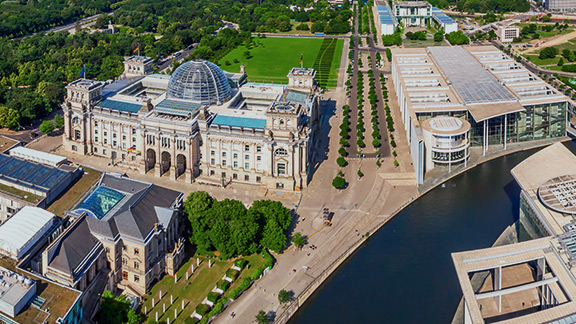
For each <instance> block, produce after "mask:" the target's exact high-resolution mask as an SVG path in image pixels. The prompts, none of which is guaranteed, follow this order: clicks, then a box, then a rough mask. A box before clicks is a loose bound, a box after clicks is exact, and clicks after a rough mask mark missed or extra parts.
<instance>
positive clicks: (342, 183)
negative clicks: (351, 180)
mask: <svg viewBox="0 0 576 324" xmlns="http://www.w3.org/2000/svg"><path fill="white" fill-rule="evenodd" d="M332 186H334V188H336V189H342V188H344V187H346V179H344V178H342V177H340V176H337V177H335V178H334V179H333V180H332Z"/></svg>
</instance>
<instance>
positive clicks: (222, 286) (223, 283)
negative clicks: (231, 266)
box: [216, 279, 230, 291]
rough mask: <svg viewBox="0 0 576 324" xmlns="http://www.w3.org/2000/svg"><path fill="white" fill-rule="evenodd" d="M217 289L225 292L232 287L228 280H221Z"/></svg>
mask: <svg viewBox="0 0 576 324" xmlns="http://www.w3.org/2000/svg"><path fill="white" fill-rule="evenodd" d="M216 287H218V288H219V289H222V290H223V291H226V289H228V287H230V283H229V282H228V281H226V280H222V279H220V280H218V282H217V283H216Z"/></svg>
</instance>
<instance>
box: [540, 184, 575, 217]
mask: <svg viewBox="0 0 576 324" xmlns="http://www.w3.org/2000/svg"><path fill="white" fill-rule="evenodd" d="M538 197H539V198H540V200H541V201H542V202H543V203H544V205H546V207H548V208H552V209H554V210H556V211H558V212H560V213H567V214H576V175H575V174H566V175H561V176H557V177H554V178H551V179H549V180H548V181H546V182H544V183H543V184H542V185H541V186H540V187H539V188H538Z"/></svg>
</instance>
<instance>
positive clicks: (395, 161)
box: [394, 159, 400, 167]
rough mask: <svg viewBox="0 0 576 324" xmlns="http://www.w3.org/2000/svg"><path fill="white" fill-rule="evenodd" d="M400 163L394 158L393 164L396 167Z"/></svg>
mask: <svg viewBox="0 0 576 324" xmlns="http://www.w3.org/2000/svg"><path fill="white" fill-rule="evenodd" d="M399 165H400V163H398V160H396V159H394V166H395V167H398V166H399Z"/></svg>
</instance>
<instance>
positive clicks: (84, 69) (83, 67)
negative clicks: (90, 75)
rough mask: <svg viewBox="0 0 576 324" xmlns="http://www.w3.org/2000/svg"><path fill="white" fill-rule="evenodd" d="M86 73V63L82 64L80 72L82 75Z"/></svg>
mask: <svg viewBox="0 0 576 324" xmlns="http://www.w3.org/2000/svg"><path fill="white" fill-rule="evenodd" d="M84 75H86V65H82V72H80V76H81V77H83V76H84Z"/></svg>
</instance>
